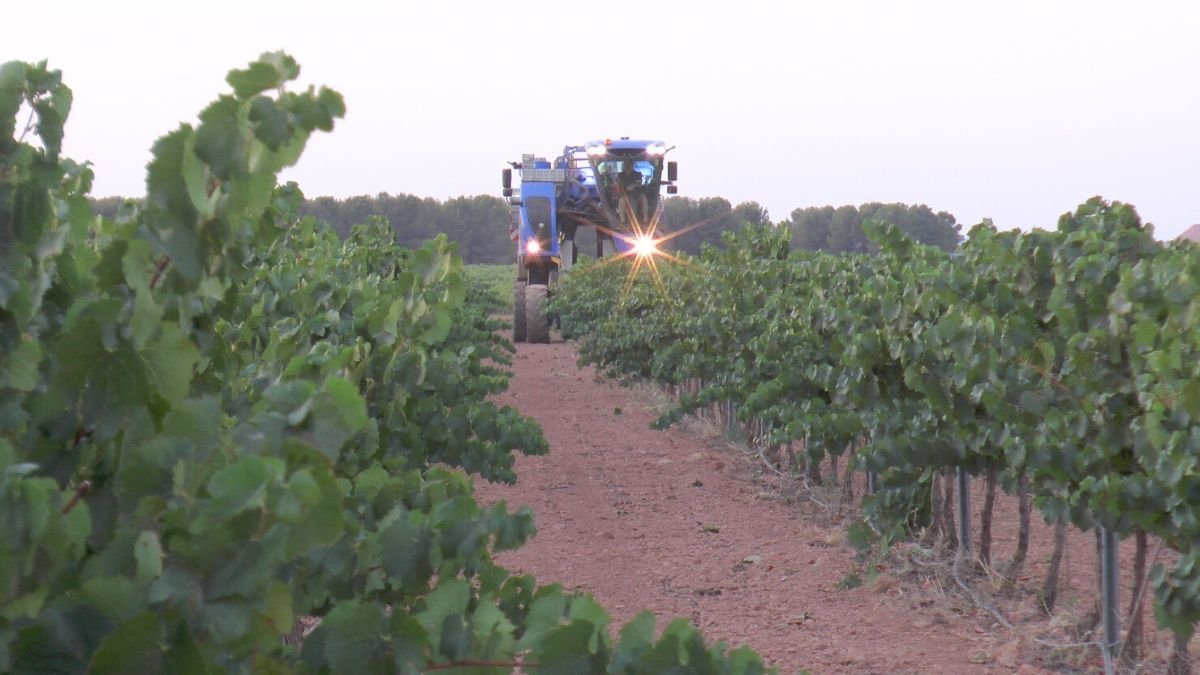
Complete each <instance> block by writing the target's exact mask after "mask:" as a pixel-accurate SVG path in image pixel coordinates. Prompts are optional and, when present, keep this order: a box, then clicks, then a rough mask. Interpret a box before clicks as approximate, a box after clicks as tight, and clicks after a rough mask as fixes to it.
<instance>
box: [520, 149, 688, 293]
mask: <svg viewBox="0 0 1200 675" xmlns="http://www.w3.org/2000/svg"><path fill="white" fill-rule="evenodd" d="M667 151H668V148H667V147H666V145H665V144H664V143H663V142H662V141H658V140H649V139H630V138H618V139H604V140H594V141H589V142H588V143H585V144H583V145H573V146H572V145H569V146H566V147H564V148H563V151H562V154H561V155H559V156H558V157H556V158H554V160H553V161H551V160H547V159H544V158H541V157H534V156H532V155H525V156H524V157H523V158H522V161H521V162H520V163H519V164H518V163H513V165H514V166H515V167H516V168H518V169H519V170H520V178H521V183H520V190H519V195H520V196H519V197H512V196H511V190H508V189H507V188H508V185H507V183H506V185H505V187H506V196H510V200H511V202H512V204H513V209H514V218H513V220H514V225H515V226H516V231H517V234H518V236H517V237H516V239H517V256H518V263H519V264H520V265H522V266H523V268H529V269H533V268H535V267H548V266H553V267H555V268H558V267H567V266H569V265H570V263H571V262H573V261H572V260H568V261H565V262H564V261H563V259H562V258H561V256H562V253H563V244H564V242H567V241H573V239H574V233H575V231H576V229H577V228H578V227H581V226H582V227H595V228H596V229H597V232H598V233H599V234H600V237H601V238H602V239H604V240H605V241H611V243H612V247H613V249H614V250H615V251H616V252H624V251H627V250H629V249H630V248H631V246H632V244H631V238H632V235H633V234H634V233H635V232H636V231H638V230H639V229H646V227H647V226H648V225H649V224H650V223H653V224H655V225H657V224H658V223H659V222H660V221H661V216H662V204H661V201H660V199H659V191H660V188H661V186H662V185H667V186H668V187H669V190H668V191H669V192H674V184H673V181H672V180H664V178H666V177H665V176H664V175H663V169H664V162H663V157H664V155H665V154H666V153H667ZM620 171H626V172H627V173H626V174H625V175H624V176H625V177H621V174H620V173H619V172H620ZM630 171H633V172H636V173H633V174H631V173H628V172H630ZM630 175H632V176H636V177H637V178H636V180H635V184H636V188H631V189H627V187H626V186H627V185H628V183H625V182H622V181H628V180H631V179H630V178H628V176H630ZM672 178H673V176H672ZM634 189H636V191H637V192H638V193H639V199H638V200H637V201H636V202H635V200H632V199H630V196H629V194H628V192H633V191H634ZM635 203H636V205H637V206H638V207H639V208H635V207H634V204H635ZM638 211H640V213H639V212H638ZM568 249H569V255H570V256H572V257H574V255H575V251H574V246H573V244H572V245H571V246H570V247H568ZM536 276H539V278H540V276H541V275H540V274H539V275H536Z"/></svg>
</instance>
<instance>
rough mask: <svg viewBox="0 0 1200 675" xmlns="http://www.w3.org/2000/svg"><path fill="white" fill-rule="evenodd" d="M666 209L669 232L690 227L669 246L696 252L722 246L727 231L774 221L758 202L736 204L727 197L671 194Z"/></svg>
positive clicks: (668, 245)
mask: <svg viewBox="0 0 1200 675" xmlns="http://www.w3.org/2000/svg"><path fill="white" fill-rule="evenodd" d="M665 210H666V217H665V223H664V226H663V230H664V232H665V233H671V232H677V231H680V230H687V231H686V232H685V233H683V234H681V235H679V236H677V237H673V238H672V239H671V240H670V241H669V242H668V243H667V244H666V248H669V249H671V250H674V251H685V252H687V253H692V254H697V253H699V252H700V247H701V246H702V245H704V244H713V245H720V243H721V234H722V233H724V232H726V231H736V230H739V229H741V227H742V226H743V225H745V224H746V223H751V224H754V225H765V224H769V223H770V222H771V217H770V214H769V213H767V210H766V209H765V208H763V207H762V206H761V205H760V204H759V203H758V202H753V201H751V202H742V203H741V204H738V205H737V206H736V207H734V206H732V205H731V204H730V203H729V200H728V199H725V198H724V197H702V198H700V199H693V198H691V197H671V198H669V199H667V201H666V206H665ZM689 228H690V229H689Z"/></svg>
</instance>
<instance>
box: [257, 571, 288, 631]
mask: <svg viewBox="0 0 1200 675" xmlns="http://www.w3.org/2000/svg"><path fill="white" fill-rule="evenodd" d="M264 613H265V614H266V615H267V620H268V621H270V622H271V624H272V625H273V626H274V627H275V630H276V631H278V632H279V633H281V634H282V633H287V632H289V631H291V630H292V624H293V623H294V622H295V616H294V614H293V613H292V591H291V589H289V588H288V587H287V584H285V583H283V582H281V581H272V582H271V585H270V587H269V588H268V589H267V596H266V608H265V610H264Z"/></svg>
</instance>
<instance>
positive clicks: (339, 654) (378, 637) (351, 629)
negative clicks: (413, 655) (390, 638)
mask: <svg viewBox="0 0 1200 675" xmlns="http://www.w3.org/2000/svg"><path fill="white" fill-rule="evenodd" d="M385 626H386V619H385V617H384V614H383V608H382V607H380V606H379V605H376V604H374V603H361V602H358V601H347V602H341V603H338V605H337V606H336V607H334V608H333V611H331V612H330V613H329V615H328V616H326V617H325V618H324V619H323V620H322V621H321V625H320V627H318V628H317V631H319V632H321V633H322V634H323V636H322V639H321V642H322V644H323V646H324V650H323V651H324V653H323V654H322V657H323V658H322V659H321V661H322V662H323V663H326V664H328V666H329V668H330V669H331V671H332V672H335V673H346V674H347V675H357V674H359V673H362V674H364V675H366V674H368V673H372V672H373V668H372V666H371V660H372V656H373V654H374V652H375V651H376V650H377V649H379V648H380V646H381V643H382V641H383V631H384V628H385ZM309 651H310V650H309V649H308V645H307V644H306V645H305V658H306V660H308V659H310V658H312V657H313V656H315V655H311V654H310V653H309Z"/></svg>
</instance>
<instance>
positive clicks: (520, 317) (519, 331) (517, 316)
mask: <svg viewBox="0 0 1200 675" xmlns="http://www.w3.org/2000/svg"><path fill="white" fill-rule="evenodd" d="M525 335H526V332H525V282H524V281H514V282H513V342H524V341H525Z"/></svg>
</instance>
